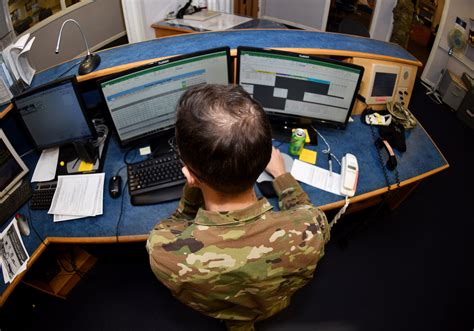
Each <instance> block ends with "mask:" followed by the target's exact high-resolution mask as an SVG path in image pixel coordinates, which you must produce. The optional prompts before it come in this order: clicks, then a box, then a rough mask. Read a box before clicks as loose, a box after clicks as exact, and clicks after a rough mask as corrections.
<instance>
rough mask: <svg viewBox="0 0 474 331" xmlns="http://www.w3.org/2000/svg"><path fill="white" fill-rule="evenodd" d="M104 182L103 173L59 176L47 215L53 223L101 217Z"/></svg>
mask: <svg viewBox="0 0 474 331" xmlns="http://www.w3.org/2000/svg"><path fill="white" fill-rule="evenodd" d="M104 180H105V174H104V173H100V174H88V175H71V176H59V177H58V184H57V187H56V191H55V192H54V196H53V201H52V202H51V207H50V209H49V211H48V213H49V214H54V215H55V216H54V221H55V222H57V221H66V220H71V219H77V218H82V217H89V216H97V215H101V214H102V213H103V200H104Z"/></svg>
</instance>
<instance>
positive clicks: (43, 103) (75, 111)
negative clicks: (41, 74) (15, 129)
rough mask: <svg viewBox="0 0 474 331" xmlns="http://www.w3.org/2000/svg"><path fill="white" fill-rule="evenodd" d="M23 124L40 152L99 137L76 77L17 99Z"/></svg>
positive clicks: (46, 85)
mask: <svg viewBox="0 0 474 331" xmlns="http://www.w3.org/2000/svg"><path fill="white" fill-rule="evenodd" d="M13 103H14V105H15V107H16V109H17V112H18V115H19V117H20V119H21V122H22V123H23V124H24V126H25V127H26V129H27V132H28V133H29V134H30V136H31V138H32V140H33V142H34V144H35V145H36V147H37V148H38V149H44V148H49V147H55V146H63V145H65V144H68V143H72V142H78V141H85V140H88V139H91V138H94V137H96V135H97V134H96V131H95V129H94V126H93V125H92V123H91V121H90V120H89V119H88V117H87V116H86V113H85V107H84V105H83V101H82V99H81V98H80V95H79V93H78V90H77V83H76V78H75V77H66V78H64V79H60V80H57V81H54V82H51V83H48V84H45V85H42V86H39V87H37V88H34V89H32V90H29V91H27V92H25V93H23V94H21V95H19V96H17V97H15V98H14V99H13Z"/></svg>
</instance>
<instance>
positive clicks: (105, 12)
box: [28, 0, 125, 71]
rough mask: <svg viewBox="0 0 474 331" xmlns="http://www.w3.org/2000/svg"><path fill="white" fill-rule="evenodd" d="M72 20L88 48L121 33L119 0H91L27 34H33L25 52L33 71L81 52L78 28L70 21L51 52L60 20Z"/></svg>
mask: <svg viewBox="0 0 474 331" xmlns="http://www.w3.org/2000/svg"><path fill="white" fill-rule="evenodd" d="M69 18H72V19H75V20H76V21H77V22H78V23H79V24H80V25H81V27H82V31H83V32H84V35H85V36H86V38H87V42H88V44H89V47H90V48H91V49H93V50H94V49H96V48H100V47H102V46H104V45H105V44H107V43H110V42H112V41H114V40H115V39H117V38H119V37H121V36H124V35H125V24H124V22H123V14H122V7H121V4H120V0H95V1H94V2H91V3H90V4H87V5H85V6H82V7H80V8H78V9H76V10H74V11H72V12H70V13H68V14H66V15H63V16H61V17H59V18H58V19H55V20H53V21H52V22H50V23H48V24H46V25H45V26H43V27H41V28H39V29H38V30H36V31H35V32H33V33H32V34H31V35H32V36H36V39H35V42H34V44H33V47H32V49H31V51H30V52H29V55H28V57H29V60H30V62H31V64H32V65H33V66H34V67H35V68H36V70H37V71H40V70H43V69H46V68H49V67H52V66H55V65H57V64H59V63H62V62H64V61H68V60H70V59H72V58H74V57H76V56H77V55H79V54H83V53H84V52H85V45H84V42H83V40H82V36H81V33H80V32H79V29H78V28H77V26H75V25H74V24H68V25H66V26H65V27H64V30H63V34H62V39H61V47H60V52H59V54H55V53H54V50H55V48H56V41H57V38H58V34H59V30H60V28H61V25H62V23H63V22H64V21H65V20H67V19H69Z"/></svg>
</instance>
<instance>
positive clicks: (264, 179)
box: [257, 153, 294, 198]
mask: <svg viewBox="0 0 474 331" xmlns="http://www.w3.org/2000/svg"><path fill="white" fill-rule="evenodd" d="M281 155H282V156H283V161H284V162H285V169H286V171H288V172H291V168H292V167H293V161H294V160H293V158H292V157H291V156H290V155H288V154H286V153H281ZM272 182H273V176H272V175H270V174H269V173H268V172H266V171H264V172H262V173H261V174H260V176H258V178H257V187H258V189H259V190H260V192H261V193H262V195H263V196H264V197H266V198H273V197H276V196H277V195H276V192H275V190H274V189H273V185H272Z"/></svg>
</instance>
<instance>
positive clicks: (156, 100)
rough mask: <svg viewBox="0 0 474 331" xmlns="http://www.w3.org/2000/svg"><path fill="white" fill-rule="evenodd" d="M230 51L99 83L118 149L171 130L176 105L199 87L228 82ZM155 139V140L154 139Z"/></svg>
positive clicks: (151, 67)
mask: <svg viewBox="0 0 474 331" xmlns="http://www.w3.org/2000/svg"><path fill="white" fill-rule="evenodd" d="M230 68H231V65H230V49H229V48H228V47H223V48H216V49H210V50H205V51H201V52H197V53H192V54H187V55H182V56H177V57H173V58H169V59H165V60H162V61H158V62H154V63H151V64H148V65H145V66H141V67H138V68H134V69H131V70H129V71H126V72H123V73H120V74H118V75H115V76H112V77H108V78H106V79H104V80H101V81H100V82H99V86H100V90H101V91H102V95H103V98H104V100H105V103H106V105H107V109H108V113H109V115H110V118H111V120H112V123H113V126H114V128H115V131H116V133H117V136H118V139H119V141H120V144H121V145H122V146H126V145H130V144H131V143H134V142H138V141H143V140H145V141H147V142H148V141H150V142H151V143H152V144H153V143H156V141H155V142H153V139H154V138H157V137H160V136H161V135H162V134H165V133H166V132H167V133H168V134H169V133H170V132H172V130H171V129H174V124H175V120H176V105H177V103H178V100H179V98H180V97H181V95H182V94H183V93H184V91H185V90H186V89H187V88H189V87H191V86H194V85H199V84H229V83H230ZM154 140H157V139H154Z"/></svg>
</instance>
